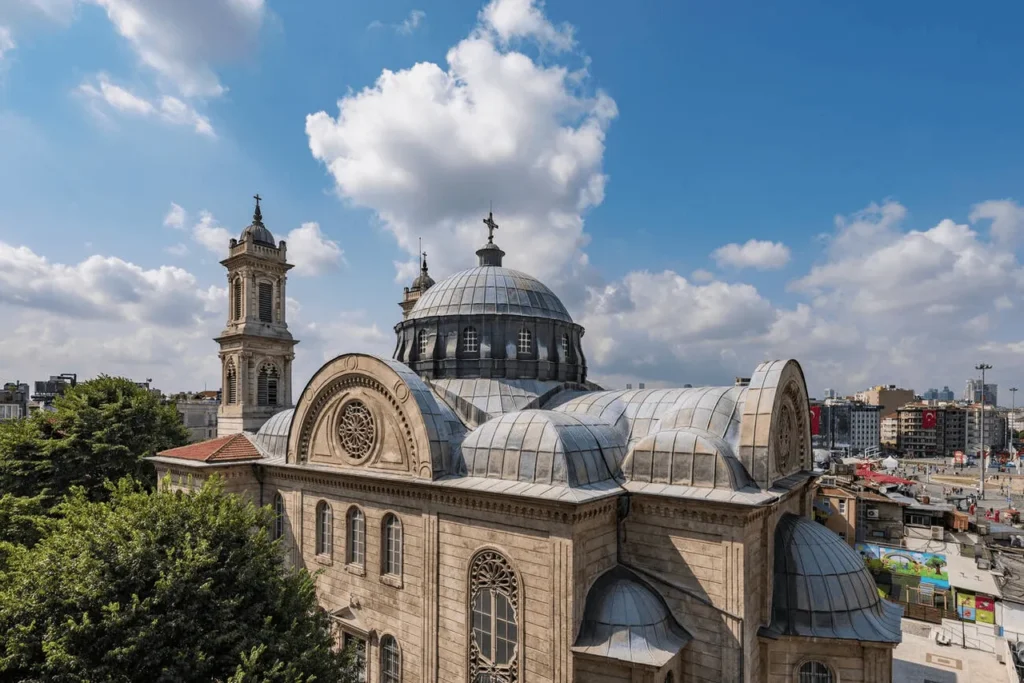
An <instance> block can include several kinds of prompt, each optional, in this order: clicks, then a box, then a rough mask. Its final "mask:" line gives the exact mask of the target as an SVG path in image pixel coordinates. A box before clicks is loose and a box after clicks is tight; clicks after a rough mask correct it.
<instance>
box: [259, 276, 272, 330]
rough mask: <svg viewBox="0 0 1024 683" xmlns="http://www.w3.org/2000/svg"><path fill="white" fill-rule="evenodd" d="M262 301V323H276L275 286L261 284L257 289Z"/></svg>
mask: <svg viewBox="0 0 1024 683" xmlns="http://www.w3.org/2000/svg"><path fill="white" fill-rule="evenodd" d="M257 291H258V292H259V299H260V322H261V323H272V322H274V285H272V284H270V283H269V282H261V283H260V284H259V286H258V287H257Z"/></svg>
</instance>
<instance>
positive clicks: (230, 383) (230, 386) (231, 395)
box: [224, 359, 238, 405]
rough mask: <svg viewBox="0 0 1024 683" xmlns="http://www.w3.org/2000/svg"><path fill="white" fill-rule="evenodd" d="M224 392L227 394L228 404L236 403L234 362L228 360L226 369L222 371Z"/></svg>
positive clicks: (236, 390) (236, 378)
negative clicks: (224, 385)
mask: <svg viewBox="0 0 1024 683" xmlns="http://www.w3.org/2000/svg"><path fill="white" fill-rule="evenodd" d="M224 383H225V384H226V385H227V387H225V393H226V394H227V396H228V405H234V404H235V403H238V373H236V372H235V362H234V361H233V360H230V359H229V360H228V369H227V371H226V372H225V373H224Z"/></svg>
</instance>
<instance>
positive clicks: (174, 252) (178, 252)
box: [164, 242, 188, 256]
mask: <svg viewBox="0 0 1024 683" xmlns="http://www.w3.org/2000/svg"><path fill="white" fill-rule="evenodd" d="M164 251H166V252H167V253H168V254H170V255H171V256H185V255H186V254H188V245H187V244H182V243H180V242H179V243H178V244H172V245H171V246H169V247H165V248H164Z"/></svg>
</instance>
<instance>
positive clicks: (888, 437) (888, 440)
mask: <svg viewBox="0 0 1024 683" xmlns="http://www.w3.org/2000/svg"><path fill="white" fill-rule="evenodd" d="M879 414H881V410H879ZM879 432H880V434H881V435H880V438H879V441H880V443H881V445H882V446H884V447H886V448H896V442H897V440H898V437H899V433H900V419H899V417H898V416H897V415H890V416H889V417H883V418H882V419H881V420H880V421H879Z"/></svg>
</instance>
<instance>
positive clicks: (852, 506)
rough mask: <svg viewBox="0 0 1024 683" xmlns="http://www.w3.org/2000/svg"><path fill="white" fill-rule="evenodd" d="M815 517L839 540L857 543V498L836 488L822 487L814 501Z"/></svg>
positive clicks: (851, 544)
mask: <svg viewBox="0 0 1024 683" xmlns="http://www.w3.org/2000/svg"><path fill="white" fill-rule="evenodd" d="M814 517H815V520H816V521H817V522H819V523H820V524H824V525H825V526H826V527H827V528H828V529H829V530H831V531H832V532H833V533H835V534H836V535H837V536H839V538H841V539H843V540H844V541H846V543H847V545H850V546H851V547H852V546H853V544H854V543H856V542H857V496H856V495H855V494H853V493H851V492H850V491H847V490H845V489H842V488H837V487H834V486H821V487H819V488H818V495H817V496H816V497H815V501H814Z"/></svg>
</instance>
